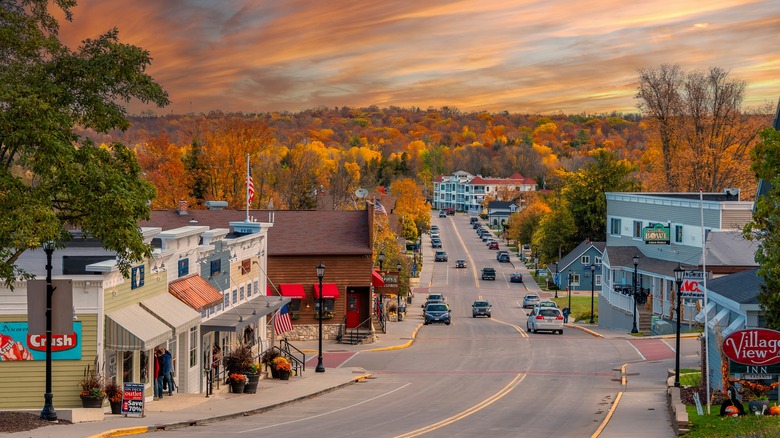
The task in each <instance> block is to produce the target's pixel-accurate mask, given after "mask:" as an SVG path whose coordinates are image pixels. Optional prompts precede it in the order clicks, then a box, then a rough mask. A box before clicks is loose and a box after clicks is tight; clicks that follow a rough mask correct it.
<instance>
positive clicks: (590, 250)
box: [547, 240, 606, 291]
mask: <svg viewBox="0 0 780 438" xmlns="http://www.w3.org/2000/svg"><path fill="white" fill-rule="evenodd" d="M605 246H606V242H591V241H589V240H586V241H584V242H582V243H580V244H579V245H577V247H576V248H574V249H573V250H571V251H570V252H569V253H568V254H566V255H565V256H563V257H561V259H560V260H559V261H558V262H557V263H555V264H554V265H552V267H551V266H550V265H547V267H548V269H549V270H550V271H551V273H552V279H553V283H555V284H556V285H557V286H558V289H570V290H590V288H591V286H592V287H594V289H595V290H596V291H598V290H600V289H601V258H602V257H603V255H604V248H605ZM590 265H593V266H594V268H595V270H591V268H590Z"/></svg>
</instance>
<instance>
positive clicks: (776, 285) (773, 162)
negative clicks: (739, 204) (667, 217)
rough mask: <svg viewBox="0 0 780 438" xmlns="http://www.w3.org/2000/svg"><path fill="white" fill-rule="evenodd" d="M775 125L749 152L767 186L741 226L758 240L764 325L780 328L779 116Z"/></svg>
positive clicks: (757, 252) (757, 172)
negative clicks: (750, 214)
mask: <svg viewBox="0 0 780 438" xmlns="http://www.w3.org/2000/svg"><path fill="white" fill-rule="evenodd" d="M778 106H780V102H779V103H778ZM778 119H780V108H778ZM775 126H776V128H775V129H772V128H767V129H764V130H763V131H762V132H761V134H760V139H761V141H760V142H759V143H758V144H757V145H756V147H755V149H753V151H752V154H751V155H752V163H751V170H752V171H753V174H754V175H755V177H756V178H757V179H760V180H763V182H764V183H765V184H766V187H767V190H766V192H765V193H764V194H763V196H759V197H758V198H757V199H756V207H755V213H754V214H753V221H752V222H750V223H748V224H747V225H746V226H745V235H746V236H747V237H748V238H751V239H755V240H757V241H758V249H757V251H756V262H758V265H759V268H758V276H759V277H761V278H762V279H763V280H764V284H762V285H761V291H760V292H759V294H758V302H759V303H760V304H761V308H762V309H763V310H764V311H765V312H766V327H767V328H770V329H774V330H780V293H779V292H780V233H778V232H777V230H778V228H780V132H779V131H778V129H780V120H776V121H775Z"/></svg>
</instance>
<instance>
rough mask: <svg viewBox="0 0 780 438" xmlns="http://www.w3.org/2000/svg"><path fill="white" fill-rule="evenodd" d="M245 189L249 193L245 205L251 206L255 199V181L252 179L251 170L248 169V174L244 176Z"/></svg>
mask: <svg viewBox="0 0 780 438" xmlns="http://www.w3.org/2000/svg"><path fill="white" fill-rule="evenodd" d="M246 187H247V191H248V192H249V193H248V195H247V199H246V203H247V205H251V204H252V201H253V200H254V199H255V180H254V179H252V169H249V174H247V176H246Z"/></svg>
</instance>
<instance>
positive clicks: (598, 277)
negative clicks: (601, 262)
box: [596, 274, 601, 286]
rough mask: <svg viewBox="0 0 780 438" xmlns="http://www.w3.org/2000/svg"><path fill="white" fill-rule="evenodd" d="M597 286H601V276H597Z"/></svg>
mask: <svg viewBox="0 0 780 438" xmlns="http://www.w3.org/2000/svg"><path fill="white" fill-rule="evenodd" d="M596 286H601V274H596Z"/></svg>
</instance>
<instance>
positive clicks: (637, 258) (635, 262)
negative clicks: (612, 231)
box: [631, 254, 639, 333]
mask: <svg viewBox="0 0 780 438" xmlns="http://www.w3.org/2000/svg"><path fill="white" fill-rule="evenodd" d="M632 260H633V261H634V325H633V326H632V327H631V333H639V330H638V329H637V328H636V267H637V265H639V256H638V255H636V254H635V255H634V257H632Z"/></svg>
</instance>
